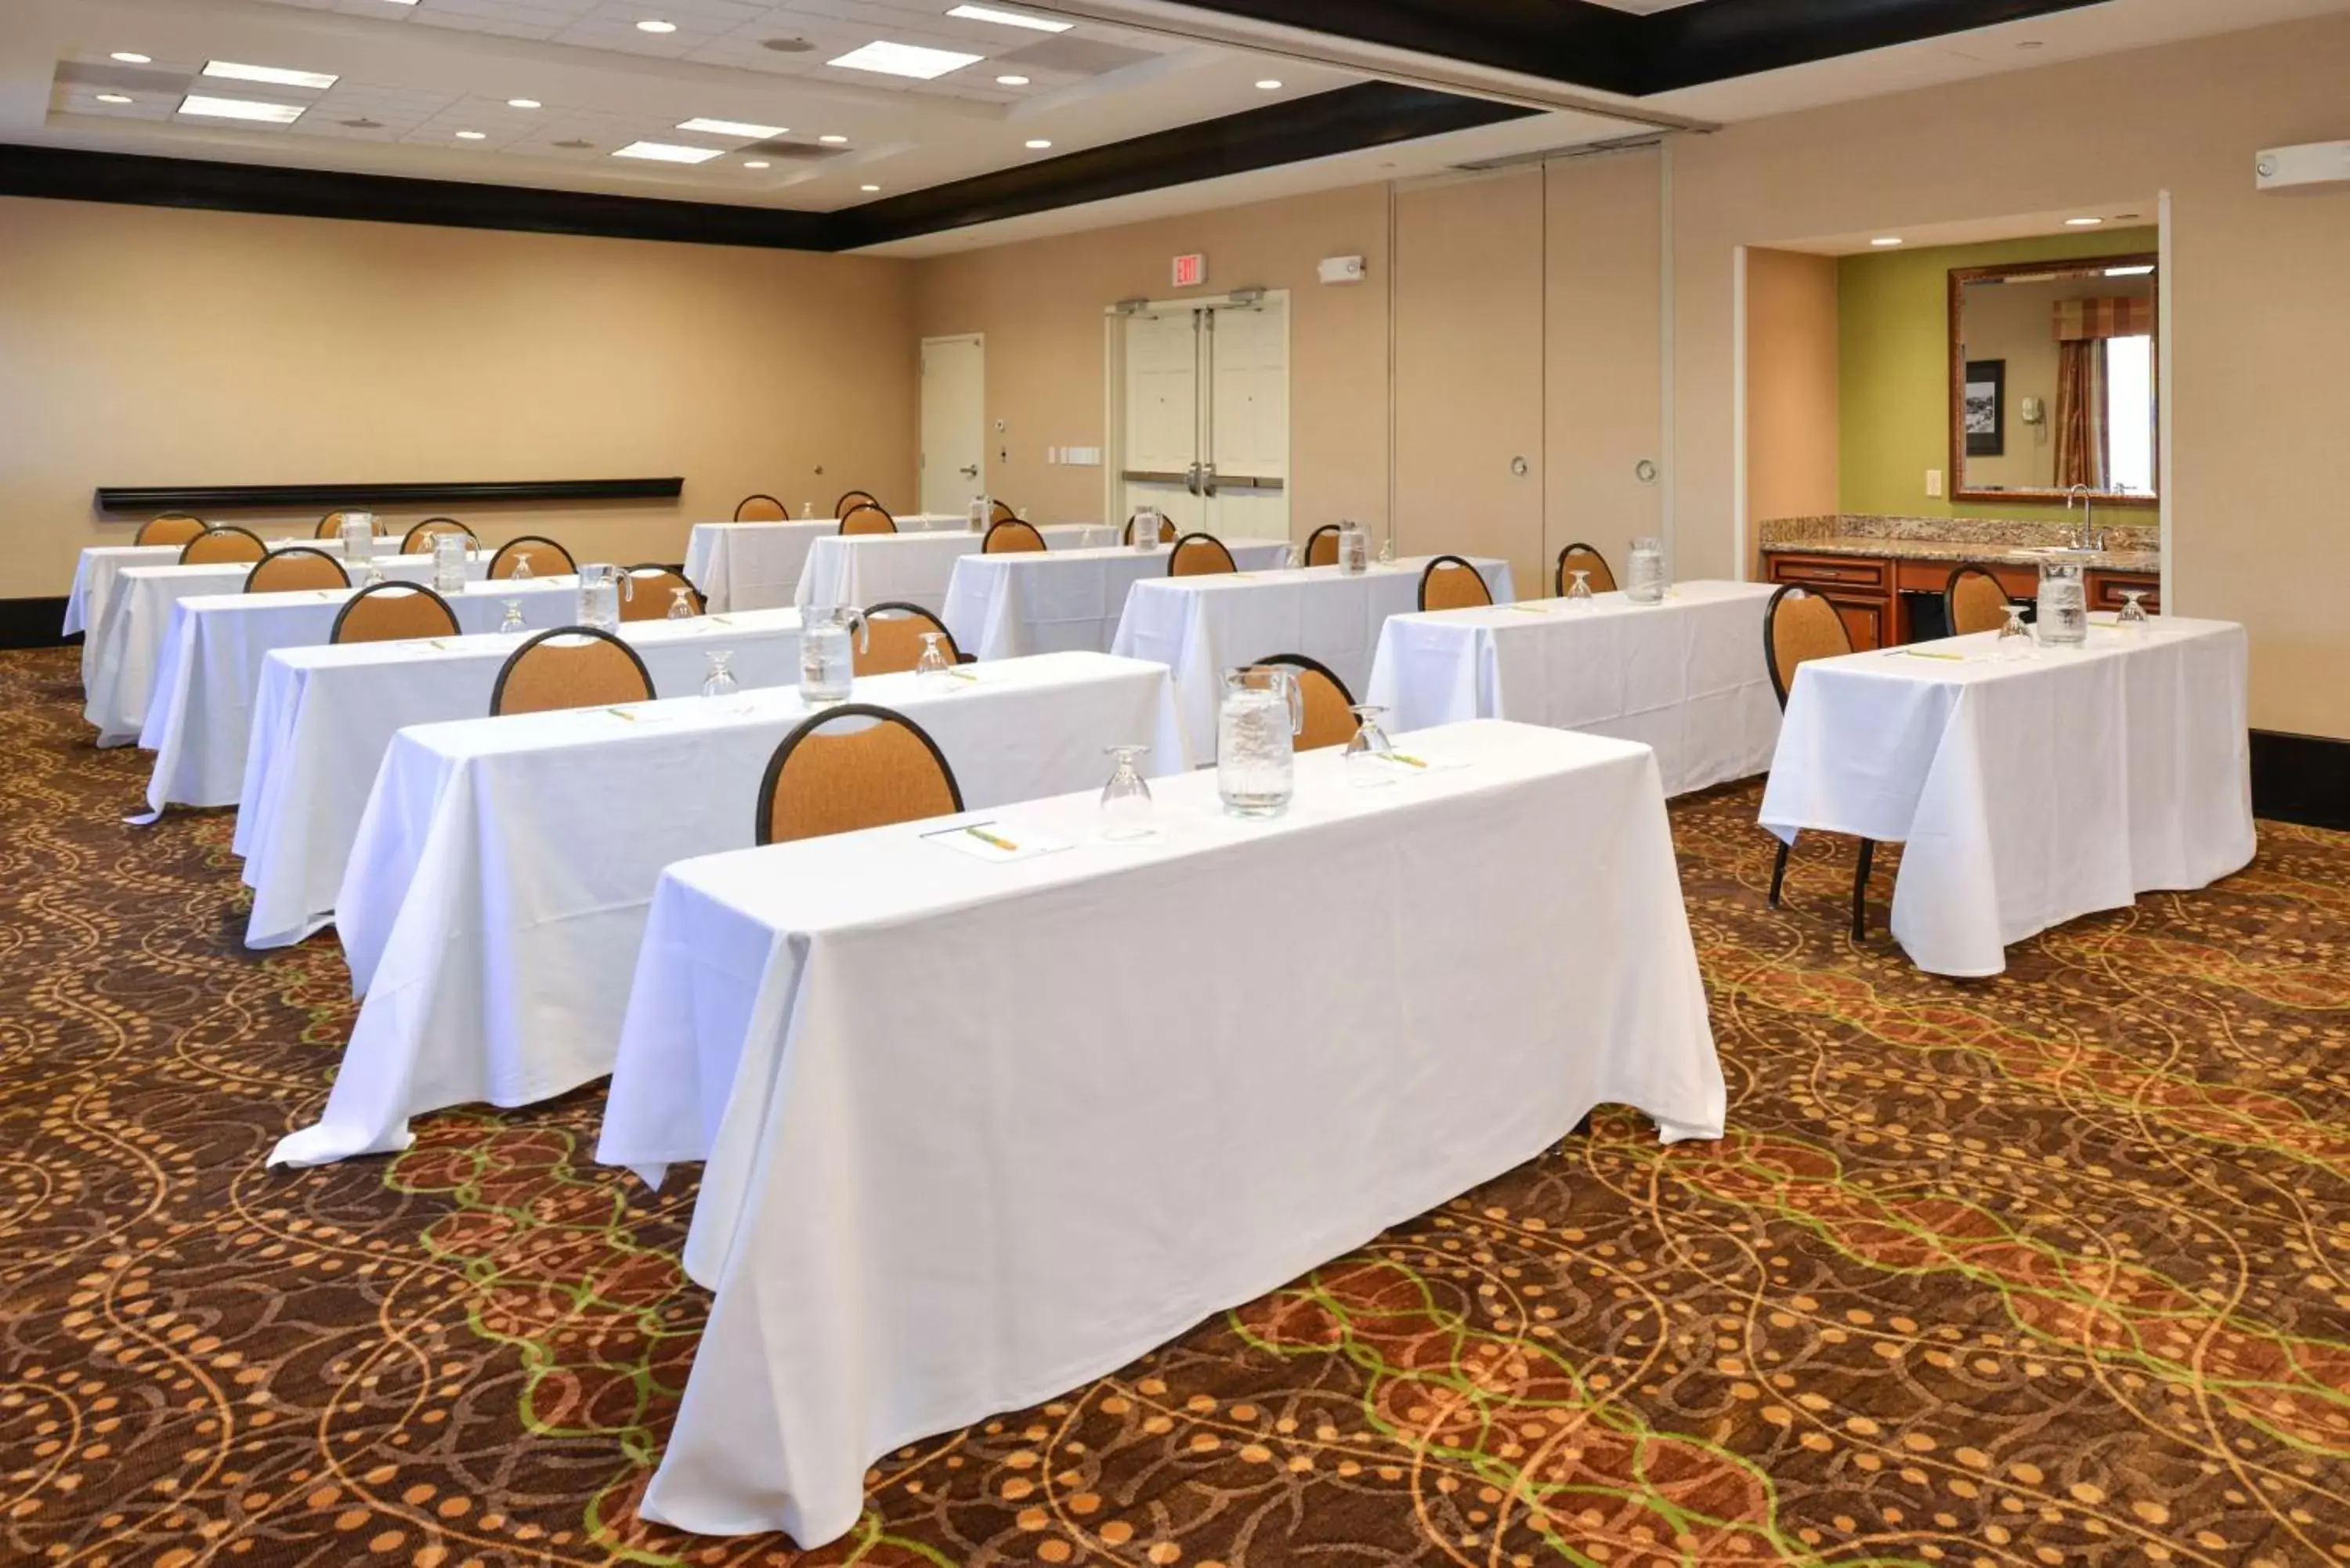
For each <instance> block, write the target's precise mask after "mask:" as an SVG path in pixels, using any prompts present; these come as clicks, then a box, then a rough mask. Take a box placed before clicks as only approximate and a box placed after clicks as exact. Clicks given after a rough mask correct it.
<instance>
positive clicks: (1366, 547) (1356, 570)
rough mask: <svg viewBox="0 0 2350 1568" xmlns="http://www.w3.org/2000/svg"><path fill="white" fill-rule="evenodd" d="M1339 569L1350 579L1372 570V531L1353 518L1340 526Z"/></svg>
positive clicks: (1344, 521) (1342, 522)
mask: <svg viewBox="0 0 2350 1568" xmlns="http://www.w3.org/2000/svg"><path fill="white" fill-rule="evenodd" d="M1338 569H1339V570H1340V571H1342V572H1344V573H1346V574H1347V576H1350V577H1356V576H1361V575H1362V574H1363V573H1365V572H1367V571H1369V570H1370V569H1371V531H1370V530H1369V529H1368V528H1366V527H1364V526H1363V525H1362V524H1360V523H1357V522H1356V521H1355V520H1354V519H1353V518H1351V517H1349V518H1347V519H1345V520H1343V521H1341V522H1340V523H1339V524H1338Z"/></svg>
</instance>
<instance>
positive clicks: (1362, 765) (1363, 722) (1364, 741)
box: [1346, 702, 1395, 789]
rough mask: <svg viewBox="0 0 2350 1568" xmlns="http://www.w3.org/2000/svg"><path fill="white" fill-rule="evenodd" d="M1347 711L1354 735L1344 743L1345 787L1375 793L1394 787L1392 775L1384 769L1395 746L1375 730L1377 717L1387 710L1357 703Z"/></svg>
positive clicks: (1378, 730) (1377, 729) (1391, 771)
mask: <svg viewBox="0 0 2350 1568" xmlns="http://www.w3.org/2000/svg"><path fill="white" fill-rule="evenodd" d="M1347 711H1348V712H1350V713H1352V714H1354V716H1355V732H1354V734H1353V735H1352V736H1351V737H1349V738H1348V740H1347V756H1346V772H1347V784H1350V785H1352V786H1353V787H1354V788H1356V789H1377V788H1378V787H1379V786H1380V785H1381V784H1393V783H1395V774H1394V772H1393V770H1391V769H1390V768H1389V767H1388V757H1389V756H1391V755H1392V754H1393V753H1394V752H1395V742H1393V741H1390V740H1388V732H1386V731H1385V730H1382V729H1381V728H1379V715H1380V714H1382V713H1384V712H1386V711H1387V710H1386V709H1385V708H1376V707H1373V706H1372V705H1371V704H1369V703H1367V702H1357V703H1356V704H1355V705H1354V706H1353V707H1351V708H1349V709H1347Z"/></svg>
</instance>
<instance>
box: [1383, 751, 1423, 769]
mask: <svg viewBox="0 0 2350 1568" xmlns="http://www.w3.org/2000/svg"><path fill="white" fill-rule="evenodd" d="M1388 761H1389V762H1391V763H1402V764H1403V765H1404V766H1406V767H1408V768H1424V767H1426V766H1427V765H1428V759H1426V758H1425V757H1415V756H1413V755H1412V754H1411V753H1409V752H1389V753H1388Z"/></svg>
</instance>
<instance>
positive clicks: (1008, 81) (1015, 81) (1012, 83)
mask: <svg viewBox="0 0 2350 1568" xmlns="http://www.w3.org/2000/svg"><path fill="white" fill-rule="evenodd" d="M995 85H996V86H997V87H1026V86H1027V85H1028V78H1026V77H998V78H995Z"/></svg>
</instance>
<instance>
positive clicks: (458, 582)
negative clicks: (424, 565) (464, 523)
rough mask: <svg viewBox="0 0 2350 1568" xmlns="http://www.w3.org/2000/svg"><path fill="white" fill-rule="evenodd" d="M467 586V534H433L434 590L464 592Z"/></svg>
mask: <svg viewBox="0 0 2350 1568" xmlns="http://www.w3.org/2000/svg"><path fill="white" fill-rule="evenodd" d="M464 588H465V536H464V535H463V534H435V535H432V591H433V592H434V593H439V594H454V593H463V591H464Z"/></svg>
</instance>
